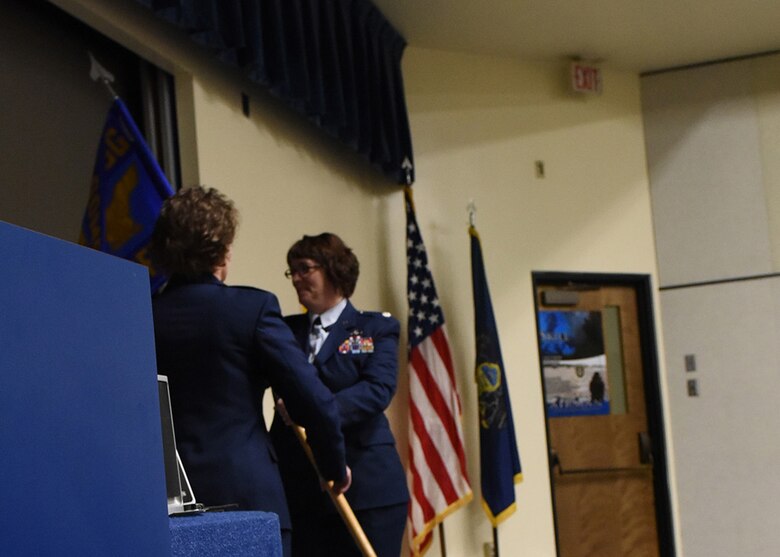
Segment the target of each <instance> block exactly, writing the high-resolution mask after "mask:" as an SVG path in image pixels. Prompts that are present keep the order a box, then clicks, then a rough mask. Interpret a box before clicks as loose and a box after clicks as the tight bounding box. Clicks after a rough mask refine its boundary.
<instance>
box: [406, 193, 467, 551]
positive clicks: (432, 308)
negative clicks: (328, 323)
mask: <svg viewBox="0 0 780 557" xmlns="http://www.w3.org/2000/svg"><path fill="white" fill-rule="evenodd" d="M404 197H405V201H406V258H407V268H408V271H407V290H408V296H409V476H410V478H409V483H410V491H411V493H412V500H411V502H410V504H409V534H410V538H411V541H410V544H411V553H412V555H423V554H424V553H425V552H426V551H427V549H428V547H429V546H430V544H431V541H433V529H434V528H435V527H436V525H437V524H439V523H440V522H442V521H443V520H444V518H445V517H446V516H447V515H448V514H450V513H451V512H452V511H454V510H455V509H457V508H459V507H460V506H462V505H464V504H465V503H467V502H469V501H470V500H471V498H472V492H471V486H470V485H469V479H468V474H467V472H466V455H465V453H464V450H463V431H462V428H461V405H460V398H459V397H458V388H457V384H456V382H455V373H454V370H453V366H452V357H451V355H450V347H449V342H448V340H447V331H446V328H445V326H444V313H443V312H442V310H441V306H440V304H439V298H438V296H437V295H436V287H435V286H434V284H433V276H432V275H431V270H430V268H429V267H428V255H427V254H426V252H425V245H424V244H423V240H422V236H421V235H420V229H419V228H418V226H417V219H416V217H415V215H414V204H413V203H412V193H411V190H410V189H409V188H406V191H405V193H404Z"/></svg>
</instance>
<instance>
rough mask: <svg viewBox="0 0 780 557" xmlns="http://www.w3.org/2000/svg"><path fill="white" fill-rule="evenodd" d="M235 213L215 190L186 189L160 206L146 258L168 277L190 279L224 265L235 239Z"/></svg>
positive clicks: (223, 197)
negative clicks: (182, 276)
mask: <svg viewBox="0 0 780 557" xmlns="http://www.w3.org/2000/svg"><path fill="white" fill-rule="evenodd" d="M237 227H238V211H237V210H236V208H235V206H234V205H233V202H232V201H231V200H230V199H228V198H227V197H226V196H225V195H224V194H222V193H220V192H219V191H217V190H216V189H214V188H204V187H202V186H193V187H190V188H185V189H182V190H180V191H179V192H177V193H176V194H175V195H173V196H172V197H170V198H168V199H167V200H166V201H165V203H163V206H162V210H161V211H160V217H159V218H158V219H157V223H156V224H155V227H154V232H153V233H152V240H151V244H150V245H149V257H150V259H151V260H152V262H153V263H154V264H155V265H158V266H159V267H160V268H161V269H163V270H164V271H165V272H167V273H169V274H179V275H184V276H186V277H189V278H193V277H196V276H199V275H203V274H207V273H212V272H214V269H216V268H217V267H218V266H220V265H222V264H223V263H224V262H225V257H226V255H227V253H228V250H229V249H230V246H231V244H232V243H233V239H234V238H235V236H236V228H237Z"/></svg>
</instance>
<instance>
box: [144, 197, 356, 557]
mask: <svg viewBox="0 0 780 557" xmlns="http://www.w3.org/2000/svg"><path fill="white" fill-rule="evenodd" d="M237 219H238V214H237V211H236V209H235V207H234V206H233V203H232V202H231V201H230V200H228V199H227V198H226V197H225V196H223V195H222V194H221V193H219V192H218V191H216V190H214V189H205V188H201V187H192V188H186V189H183V190H181V191H180V192H178V193H177V194H176V195H174V196H173V197H171V198H169V199H168V200H167V201H166V202H165V204H164V205H163V208H162V211H161V214H160V218H159V220H158V221H157V224H156V226H155V230H154V234H153V238H152V243H151V246H150V256H151V258H152V260H153V261H154V262H155V263H156V264H158V265H159V266H160V267H161V268H162V269H164V270H165V271H167V272H168V273H170V274H171V275H172V276H171V279H170V281H169V282H168V284H167V286H166V287H165V289H164V291H163V292H162V293H161V294H160V295H158V296H156V297H155V298H154V300H153V311H154V333H155V342H156V347H157V369H158V373H160V374H163V375H167V376H168V382H169V385H170V392H171V406H172V411H173V420H174V425H175V428H176V442H177V446H178V450H179V453H180V456H181V459H182V461H183V463H184V468H185V470H186V471H187V475H188V477H189V479H190V481H191V483H192V489H193V492H194V493H195V495H196V497H197V498H198V500H199V501H200V502H202V503H204V504H205V505H207V506H219V505H226V504H234V503H235V504H238V506H239V508H240V509H243V510H264V511H272V512H275V513H276V514H278V515H279V521H280V525H281V530H282V545H283V549H284V552H285V556H288V555H289V554H290V517H289V514H288V510H287V503H286V501H285V495H284V489H283V487H282V482H281V478H280V476H279V470H278V467H277V462H276V455H275V453H274V450H273V445H272V443H271V440H270V438H269V435H268V431H267V430H266V427H265V421H264V420H263V414H262V397H263V393H264V391H265V390H266V389H267V388H268V387H269V386H270V387H273V389H274V391H275V392H277V393H280V396H283V397H284V399H285V401H287V407H288V409H289V411H290V415H291V416H292V418H293V419H295V420H296V421H298V422H299V423H301V424H305V425H306V427H307V430H308V431H309V434H310V440H311V446H312V450H313V452H314V454H315V455H316V458H317V463H318V466H319V467H320V470H322V472H323V474H324V475H325V477H326V478H328V479H330V480H334V481H335V482H336V490H337V491H340V490H344V489H346V488H347V487H348V486H349V470H348V469H347V468H346V467H345V460H344V445H343V435H342V433H341V427H340V421H339V409H338V407H337V406H336V402H335V398H334V396H333V394H332V393H331V392H330V390H329V389H328V388H326V387H325V386H324V385H323V384H322V382H321V381H320V379H319V378H318V377H317V372H316V370H315V369H314V367H312V366H311V365H310V364H309V363H308V362H307V361H306V356H305V355H304V353H303V352H302V351H301V349H300V346H299V345H298V343H297V342H296V340H295V338H293V335H292V333H291V332H290V329H289V328H288V327H287V326H286V325H285V323H284V321H283V320H282V316H281V311H280V309H279V304H278V302H277V299H276V296H274V295H273V294H271V293H270V292H266V291H264V290H259V289H257V288H249V287H240V286H227V285H226V284H225V283H224V280H225V278H226V276H227V270H228V266H229V264H230V254H231V249H230V247H231V244H232V243H233V238H234V236H235V231H236V226H237Z"/></svg>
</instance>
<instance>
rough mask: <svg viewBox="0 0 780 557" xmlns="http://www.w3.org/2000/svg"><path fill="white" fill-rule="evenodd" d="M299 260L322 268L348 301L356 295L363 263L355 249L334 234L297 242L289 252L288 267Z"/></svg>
mask: <svg viewBox="0 0 780 557" xmlns="http://www.w3.org/2000/svg"><path fill="white" fill-rule="evenodd" d="M298 259H311V260H313V261H314V262H316V263H317V265H319V266H321V267H322V269H323V271H324V272H325V278H327V279H328V280H329V281H330V283H331V284H332V285H333V287H334V288H336V290H337V291H339V292H341V294H342V295H343V296H344V297H345V298H349V297H350V296H352V293H353V292H355V286H356V285H357V279H358V275H359V274H360V263H358V259H357V256H355V254H354V253H353V252H352V250H351V249H350V248H349V247H347V245H346V244H345V243H344V241H343V240H342V239H341V238H339V237H338V236H336V235H335V234H332V233H330V232H323V233H322V234H318V235H317V236H304V237H303V238H301V239H300V240H298V241H297V242H295V243H294V244H293V245H292V247H291V248H290V249H289V251H288V252H287V265H289V266H290V267H292V265H293V261H295V260H298Z"/></svg>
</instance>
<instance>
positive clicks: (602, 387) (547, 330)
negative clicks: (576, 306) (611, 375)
mask: <svg viewBox="0 0 780 557" xmlns="http://www.w3.org/2000/svg"><path fill="white" fill-rule="evenodd" d="M539 346H540V349H541V353H542V368H543V375H544V388H545V404H546V405H547V415H548V416H549V417H551V418H558V417H567V416H600V415H604V414H609V385H608V384H607V357H606V354H605V352H604V333H603V330H602V327H601V312H599V311H562V310H555V311H548V310H545V311H540V312H539Z"/></svg>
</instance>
